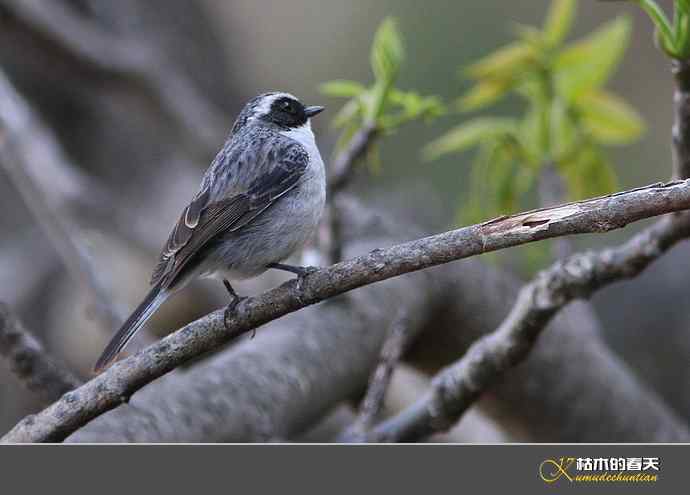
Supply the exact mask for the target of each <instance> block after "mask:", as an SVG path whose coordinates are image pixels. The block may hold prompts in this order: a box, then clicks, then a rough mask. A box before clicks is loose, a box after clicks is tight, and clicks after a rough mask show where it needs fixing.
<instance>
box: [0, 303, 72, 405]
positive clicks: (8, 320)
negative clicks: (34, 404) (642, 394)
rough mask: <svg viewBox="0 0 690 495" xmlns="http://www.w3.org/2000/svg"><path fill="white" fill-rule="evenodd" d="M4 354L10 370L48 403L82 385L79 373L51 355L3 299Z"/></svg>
mask: <svg viewBox="0 0 690 495" xmlns="http://www.w3.org/2000/svg"><path fill="white" fill-rule="evenodd" d="M0 355H2V356H3V357H4V358H5V359H7V360H8V361H9V363H10V369H11V370H12V371H13V372H14V373H15V374H16V375H17V377H18V378H19V379H20V380H21V381H22V382H23V383H24V384H25V385H26V386H27V388H28V389H29V390H31V391H33V392H36V393H38V394H39V395H40V397H41V398H42V399H43V400H44V401H45V402H48V403H50V402H53V401H55V400H57V399H58V398H60V396H61V395H62V394H64V393H65V392H68V391H70V390H73V389H75V388H77V387H78V386H80V385H81V383H82V382H81V380H79V379H78V378H77V377H76V375H74V374H73V373H72V372H71V371H69V370H68V369H67V368H66V366H65V365H64V364H61V363H58V362H57V361H56V360H55V359H53V358H52V357H50V356H49V355H48V353H47V352H46V350H45V349H44V348H43V346H42V345H41V343H40V342H39V341H38V340H36V339H35V338H34V337H33V335H31V334H30V333H29V332H28V331H27V330H26V329H25V328H24V326H23V325H22V323H21V322H20V321H19V320H18V319H17V318H16V317H15V316H14V315H13V314H12V312H11V311H10V308H9V307H8V306H7V305H6V304H4V303H2V302H0Z"/></svg>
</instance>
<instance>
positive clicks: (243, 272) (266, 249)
mask: <svg viewBox="0 0 690 495" xmlns="http://www.w3.org/2000/svg"><path fill="white" fill-rule="evenodd" d="M280 134H282V136H281V138H282V139H284V138H288V139H291V140H294V141H296V142H297V143H299V144H300V146H302V147H303V148H304V150H305V151H306V152H307V153H308V155H309V163H308V166H307V169H306V170H305V172H304V174H303V176H302V178H301V179H300V181H299V183H298V184H297V186H295V187H294V188H293V189H292V190H290V191H289V192H288V193H287V194H285V195H284V196H282V197H280V198H279V199H278V200H276V202H275V203H273V204H272V205H271V206H270V207H269V208H268V209H267V210H266V211H264V212H263V213H262V214H261V215H259V216H258V217H257V218H256V219H254V220H253V221H252V222H251V223H250V224H249V225H247V226H246V227H244V228H242V229H241V230H239V231H237V232H233V233H231V234H228V236H227V238H226V239H225V240H224V242H223V243H221V244H220V245H218V246H217V247H216V251H215V253H213V254H212V255H211V256H210V260H209V261H210V262H211V264H212V265H213V266H208V267H207V270H206V271H214V270H217V269H220V270H222V272H224V273H223V274H224V275H227V276H228V277H229V278H231V279H235V280H238V279H245V278H251V277H254V276H257V275H259V274H261V273H262V272H264V271H265V270H266V266H267V265H268V264H270V263H276V262H280V261H283V260H285V259H286V258H288V257H289V256H291V255H292V254H293V253H294V252H295V251H297V250H298V249H300V248H301V247H302V246H303V245H304V243H305V242H306V241H307V240H309V239H310V238H311V237H312V236H313V234H314V232H315V230H316V227H317V226H318V223H319V219H320V218H321V214H322V213H323V209H324V203H325V199H326V180H325V170H324V164H323V160H322V159H321V154H320V153H319V150H318V148H317V146H316V142H315V140H314V135H313V133H312V132H311V128H310V127H308V126H304V127H303V128H301V129H297V130H294V131H284V132H281V133H280Z"/></svg>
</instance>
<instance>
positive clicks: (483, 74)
mask: <svg viewBox="0 0 690 495" xmlns="http://www.w3.org/2000/svg"><path fill="white" fill-rule="evenodd" d="M535 56H536V54H535V51H534V47H532V46H531V45H530V44H528V43H525V42H517V43H511V44H509V45H506V46H504V47H502V48H499V49H498V50H496V51H495V52H493V53H491V54H489V55H487V56H486V57H484V58H482V59H480V60H479V61H477V62H475V63H473V64H472V65H470V66H469V67H467V69H465V72H466V73H467V75H469V76H470V77H471V78H474V79H512V78H513V77H514V76H515V74H516V73H517V72H520V71H521V70H524V69H525V68H527V67H528V66H529V65H530V64H531V63H532V62H533V61H534V59H535Z"/></svg>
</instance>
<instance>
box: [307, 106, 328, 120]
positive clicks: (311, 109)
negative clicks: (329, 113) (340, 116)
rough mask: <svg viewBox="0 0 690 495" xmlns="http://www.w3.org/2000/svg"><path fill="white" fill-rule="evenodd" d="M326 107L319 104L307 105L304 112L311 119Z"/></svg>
mask: <svg viewBox="0 0 690 495" xmlns="http://www.w3.org/2000/svg"><path fill="white" fill-rule="evenodd" d="M325 109H326V107H319V106H314V107H307V108H305V109H304V113H306V114H307V118H308V119H310V118H312V117H314V116H316V115H318V114H320V113H321V112H323V111H324V110H325Z"/></svg>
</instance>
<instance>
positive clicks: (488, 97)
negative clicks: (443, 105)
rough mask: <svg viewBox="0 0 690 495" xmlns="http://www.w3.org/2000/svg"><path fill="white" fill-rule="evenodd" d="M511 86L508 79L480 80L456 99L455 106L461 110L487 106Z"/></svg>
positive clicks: (504, 93)
mask: <svg viewBox="0 0 690 495" xmlns="http://www.w3.org/2000/svg"><path fill="white" fill-rule="evenodd" d="M511 86H512V83H511V81H509V80H483V81H480V82H478V83H477V84H475V85H474V86H473V87H472V88H471V89H470V90H469V91H468V92H467V93H465V94H464V95H463V96H462V97H461V98H460V99H458V102H457V107H458V109H459V110H461V111H463V112H469V111H473V110H478V109H480V108H484V107H487V106H489V105H491V104H492V103H495V102H496V101H498V100H499V99H501V98H502V97H503V96H505V95H506V93H508V91H510V88H511Z"/></svg>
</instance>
